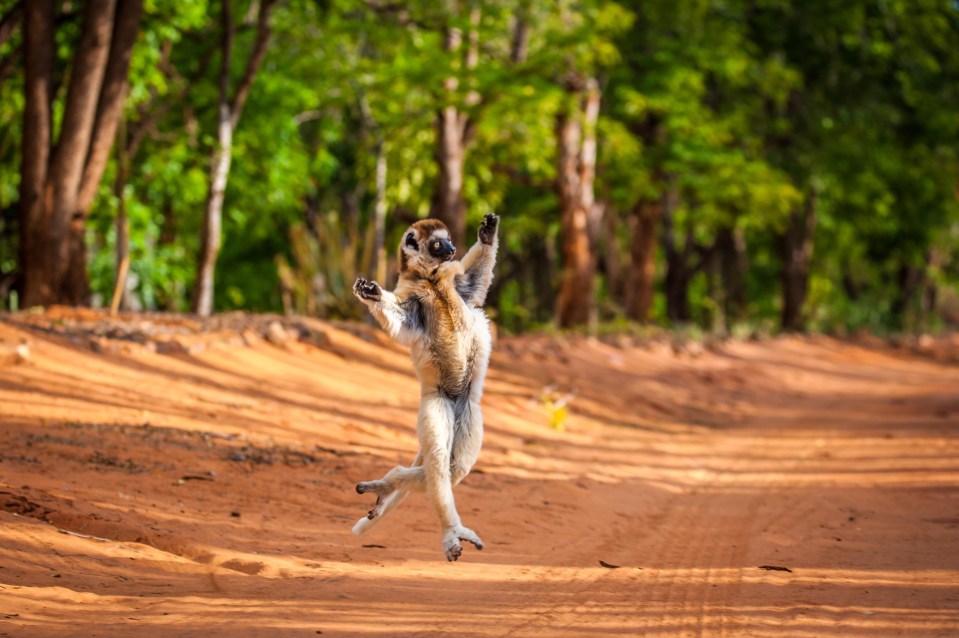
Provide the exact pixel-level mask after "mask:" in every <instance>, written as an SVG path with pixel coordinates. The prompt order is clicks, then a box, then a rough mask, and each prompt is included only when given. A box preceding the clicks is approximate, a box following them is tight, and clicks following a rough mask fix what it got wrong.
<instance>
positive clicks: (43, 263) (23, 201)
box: [19, 0, 142, 306]
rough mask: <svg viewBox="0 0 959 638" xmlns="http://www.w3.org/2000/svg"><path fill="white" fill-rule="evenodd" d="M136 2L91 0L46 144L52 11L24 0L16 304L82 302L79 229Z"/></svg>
mask: <svg viewBox="0 0 959 638" xmlns="http://www.w3.org/2000/svg"><path fill="white" fill-rule="evenodd" d="M141 10H142V0H131V1H125V2H121V3H119V5H118V4H117V3H116V1H115V0H91V1H90V2H88V3H87V4H86V6H85V10H84V13H83V26H82V30H81V33H80V39H79V41H78V43H77V47H76V53H75V54H74V57H73V62H72V68H71V72H70V81H69V87H68V90H67V97H66V102H65V105H64V110H63V119H62V124H61V126H60V134H59V138H58V140H57V142H56V144H55V145H54V144H53V126H52V117H53V116H52V106H53V96H54V86H53V81H54V77H55V67H54V60H55V49H54V35H55V31H56V9H55V5H54V3H53V2H52V0H39V1H38V2H28V3H26V7H25V16H24V18H25V20H24V21H25V39H24V54H25V55H24V60H25V81H24V87H25V106H24V126H23V143H22V156H21V171H20V174H21V177H20V203H19V206H20V272H21V278H22V279H21V290H22V304H23V305H24V306H32V305H47V304H52V303H67V304H83V303H86V301H87V297H88V294H89V285H88V280H87V274H86V244H85V238H84V229H85V222H86V218H87V214H88V212H89V208H90V204H91V203H92V201H93V195H94V193H95V192H96V189H97V187H98V185H99V183H100V180H101V178H102V176H103V171H104V168H105V166H106V159H107V157H108V155H109V152H110V147H111V146H112V144H113V139H114V133H115V131H116V127H117V123H118V121H119V117H120V110H121V107H122V104H123V97H124V93H125V90H126V84H127V70H128V68H129V61H130V52H131V50H132V48H133V43H134V42H135V40H136V34H137V31H138V28H139V21H140V14H141Z"/></svg>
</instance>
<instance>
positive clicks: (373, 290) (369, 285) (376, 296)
mask: <svg viewBox="0 0 959 638" xmlns="http://www.w3.org/2000/svg"><path fill="white" fill-rule="evenodd" d="M353 294H354V295H356V296H357V297H359V298H360V299H368V300H369V301H379V300H380V297H381V296H382V294H383V290H382V289H381V288H380V285H379V284H378V283H376V282H375V281H369V280H368V279H364V278H363V277H357V278H356V283H355V284H353Z"/></svg>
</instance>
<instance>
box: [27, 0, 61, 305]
mask: <svg viewBox="0 0 959 638" xmlns="http://www.w3.org/2000/svg"><path fill="white" fill-rule="evenodd" d="M55 17H56V9H55V6H54V0H31V2H28V3H27V5H26V11H25V13H24V41H23V48H24V59H25V73H24V98H25V104H24V113H23V141H22V142H23V146H22V150H21V160H20V275H21V276H20V294H21V298H20V306H21V307H22V308H29V307H30V306H35V305H40V304H45V303H47V302H48V300H50V299H53V297H54V294H53V281H52V277H51V276H50V275H49V274H48V272H47V269H48V266H49V261H48V260H47V259H46V255H45V249H46V246H45V243H46V242H45V240H46V226H47V224H46V223H45V220H44V219H43V200H42V197H41V195H42V193H43V189H44V185H45V184H46V181H47V169H48V165H49V164H48V162H49V157H50V142H51V140H52V128H51V109H50V105H51V102H52V101H53V69H54V55H55V49H54V39H53V36H54V20H55Z"/></svg>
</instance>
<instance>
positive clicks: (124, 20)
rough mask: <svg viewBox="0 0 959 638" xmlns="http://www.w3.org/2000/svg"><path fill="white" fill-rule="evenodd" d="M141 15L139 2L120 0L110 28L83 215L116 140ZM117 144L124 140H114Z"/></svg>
mask: <svg viewBox="0 0 959 638" xmlns="http://www.w3.org/2000/svg"><path fill="white" fill-rule="evenodd" d="M142 12H143V0H122V2H119V4H118V5H117V12H116V21H115V22H114V25H113V41H112V44H111V46H110V57H109V59H108V60H107V67H106V71H105V73H104V78H103V89H102V90H101V91H100V98H99V101H98V104H97V114H96V119H95V120H94V123H93V134H92V136H91V145H90V149H89V153H88V157H87V160H86V166H85V168H84V170H83V179H82V182H81V187H80V194H79V196H78V198H77V209H78V210H80V211H82V212H83V213H84V214H86V213H88V212H89V210H90V205H91V204H92V203H93V200H94V198H95V197H96V194H97V188H98V187H99V186H100V180H101V179H102V178H103V171H104V170H105V169H106V166H107V160H108V159H109V157H110V148H111V147H112V145H113V140H114V138H115V136H116V131H117V126H118V124H119V122H120V119H121V118H122V115H123V101H124V98H125V97H126V91H127V75H128V71H129V69H130V58H131V56H132V55H133V45H134V43H135V42H136V39H137V33H138V32H139V27H140V15H141V14H142ZM118 139H119V143H120V144H124V145H125V144H126V139H124V138H118Z"/></svg>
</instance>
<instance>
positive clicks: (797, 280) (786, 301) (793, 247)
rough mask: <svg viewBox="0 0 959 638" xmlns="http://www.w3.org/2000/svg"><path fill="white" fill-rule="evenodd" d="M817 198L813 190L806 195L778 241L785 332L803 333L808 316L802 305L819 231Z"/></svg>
mask: <svg viewBox="0 0 959 638" xmlns="http://www.w3.org/2000/svg"><path fill="white" fill-rule="evenodd" d="M816 199H817V195H816V192H815V191H814V190H811V191H810V192H809V193H808V194H807V195H806V200H805V202H804V204H803V208H802V210H797V211H793V212H792V213H791V214H790V215H789V224H788V226H787V228H786V233H785V234H784V235H781V236H780V238H779V245H780V253H781V258H782V271H781V279H782V286H783V306H782V327H783V330H787V331H797V330H802V329H803V326H804V323H805V317H803V305H804V304H805V302H806V293H807V290H808V285H809V265H810V262H811V260H812V253H813V233H814V232H815V229H816Z"/></svg>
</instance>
